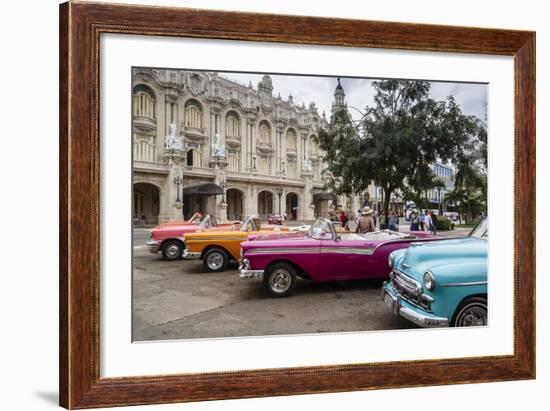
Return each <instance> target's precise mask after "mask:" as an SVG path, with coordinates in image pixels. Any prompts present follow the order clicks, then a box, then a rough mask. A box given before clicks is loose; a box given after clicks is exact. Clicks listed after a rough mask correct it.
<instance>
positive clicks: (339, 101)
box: [332, 77, 347, 114]
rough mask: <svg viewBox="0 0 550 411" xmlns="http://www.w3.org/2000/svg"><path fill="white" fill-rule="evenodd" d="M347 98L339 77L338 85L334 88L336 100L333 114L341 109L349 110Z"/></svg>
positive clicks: (333, 104)
mask: <svg viewBox="0 0 550 411" xmlns="http://www.w3.org/2000/svg"><path fill="white" fill-rule="evenodd" d="M345 98H346V93H345V92H344V88H343V87H342V84H341V83H340V77H338V85H337V86H336V89H335V90H334V102H333V103H332V114H334V113H336V112H337V111H340V110H347V105H346V102H345Z"/></svg>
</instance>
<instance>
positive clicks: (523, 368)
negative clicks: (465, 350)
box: [59, 2, 535, 408]
mask: <svg viewBox="0 0 550 411" xmlns="http://www.w3.org/2000/svg"><path fill="white" fill-rule="evenodd" d="M102 33H123V34H135V35H156V36H173V37H199V38H207V39H208V38H209V39H232V40H249V41H250V40H253V41H271V42H286V43H300V44H319V45H332V46H354V47H369V48H386V49H403V50H420V51H430V52H461V53H481V54H493V55H504V56H513V58H514V72H515V102H514V110H515V119H514V121H515V181H514V185H515V190H514V221H515V224H514V226H515V237H514V353H513V355H505V356H488V357H476V358H460V359H442V360H424V361H420V360H419V361H400V362H386V363H373V364H359V365H356V364H355V365H346V364H341V365H335V366H322V367H297V368H283V369H269V370H243V371H237V372H212V373H202V374H178V375H164V376H154V377H147V376H144V377H123V378H100V372H99V352H100V349H101V347H100V342H99V341H100V340H99V301H100V294H99V244H100V240H99V238H100V237H99V234H100V221H99V211H100V210H99V200H100V198H99V196H100V193H99V167H100V165H99V121H100V118H99V50H100V34H102ZM59 46H60V118H59V124H60V278H59V284H60V378H59V380H60V404H61V405H62V406H63V407H67V408H90V407H107V406H123V405H136V404H152V403H172V402H183V401H201V400H214V399H224V398H246V397H260V396H276V395H292V394H305V393H320V392H337V391H354V390H366V389H382V388H396V387H414V386H425V385H443V384H462V383H474V382H489V381H505V380H519V379H532V378H535V224H534V222H535V33H534V32H528V31H512V30H494V29H482V28H465V27H448V26H434V25H420V24H404V23H387V22H379V21H358V20H345V19H330V18H316V17H298V16H279V15H269V14H253V13H231V12H220V11H206V10H196V9H183V8H165V7H150V6H130V5H110V4H94V3H78V2H76V3H72V2H70V3H65V4H62V5H61V6H60V44H59Z"/></svg>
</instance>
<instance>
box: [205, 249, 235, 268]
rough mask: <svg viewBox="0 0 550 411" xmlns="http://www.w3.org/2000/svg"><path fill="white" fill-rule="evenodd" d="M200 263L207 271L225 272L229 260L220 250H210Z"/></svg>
mask: <svg viewBox="0 0 550 411" xmlns="http://www.w3.org/2000/svg"><path fill="white" fill-rule="evenodd" d="M202 262H203V264H204V267H205V268H206V269H207V270H209V271H213V272H219V271H223V270H225V268H226V267H227V263H228V262H229V258H228V256H227V253H226V252H225V251H224V250H222V249H221V248H212V249H210V250H208V251H207V252H206V253H205V254H204V257H203V258H202Z"/></svg>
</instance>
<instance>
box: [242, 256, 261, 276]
mask: <svg viewBox="0 0 550 411" xmlns="http://www.w3.org/2000/svg"><path fill="white" fill-rule="evenodd" d="M263 276H264V270H251V269H250V261H248V260H247V259H246V258H243V259H241V261H240V262H239V278H240V279H241V280H248V279H249V278H260V279H261V278H263Z"/></svg>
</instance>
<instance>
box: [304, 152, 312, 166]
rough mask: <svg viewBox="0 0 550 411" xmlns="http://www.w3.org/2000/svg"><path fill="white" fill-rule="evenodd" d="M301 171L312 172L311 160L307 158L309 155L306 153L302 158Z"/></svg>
mask: <svg viewBox="0 0 550 411" xmlns="http://www.w3.org/2000/svg"><path fill="white" fill-rule="evenodd" d="M302 170H304V171H312V170H313V163H312V161H311V159H310V158H309V154H308V152H307V151H306V154H305V156H304V162H303V163H302Z"/></svg>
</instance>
